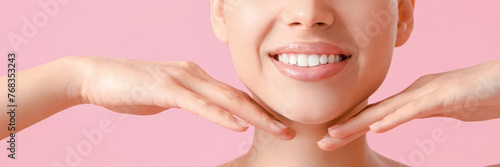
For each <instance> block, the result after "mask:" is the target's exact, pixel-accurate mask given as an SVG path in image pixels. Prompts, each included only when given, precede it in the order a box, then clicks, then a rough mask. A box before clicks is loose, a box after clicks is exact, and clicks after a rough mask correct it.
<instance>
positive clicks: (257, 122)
mask: <svg viewBox="0 0 500 167" xmlns="http://www.w3.org/2000/svg"><path fill="white" fill-rule="evenodd" d="M188 87H189V89H191V90H192V91H193V92H195V93H198V94H199V95H200V96H202V97H205V98H206V99H208V100H210V101H212V102H214V103H215V104H217V105H218V106H220V107H221V108H223V109H224V110H226V111H229V112H231V113H232V114H234V115H236V116H238V117H239V118H241V119H243V120H245V121H246V122H248V123H250V124H252V125H254V126H255V127H256V128H259V129H262V130H264V131H266V132H268V133H270V134H272V135H274V136H276V137H278V138H280V139H283V140H291V139H293V138H294V137H295V131H294V130H293V129H290V128H288V127H287V126H286V125H284V124H283V123H281V122H279V121H277V120H276V119H275V118H272V117H271V116H270V114H268V112H267V111H266V110H265V109H264V108H262V107H261V106H260V105H258V104H257V103H256V102H255V101H254V100H253V99H252V98H251V97H250V96H249V95H248V94H246V93H245V92H243V91H240V90H238V89H236V88H233V87H231V86H229V85H227V84H225V83H222V82H219V81H216V80H209V81H205V80H201V79H200V80H196V81H195V82H191V83H189V84H188Z"/></svg>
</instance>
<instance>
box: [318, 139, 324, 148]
mask: <svg viewBox="0 0 500 167" xmlns="http://www.w3.org/2000/svg"><path fill="white" fill-rule="evenodd" d="M317 144H318V146H319V147H321V148H325V147H326V141H325V139H321V140H320V141H318V143H317Z"/></svg>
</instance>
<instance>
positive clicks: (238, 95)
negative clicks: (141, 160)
mask: <svg viewBox="0 0 500 167" xmlns="http://www.w3.org/2000/svg"><path fill="white" fill-rule="evenodd" d="M401 1H402V2H403V3H402V4H404V5H406V6H410V4H412V5H413V6H414V2H413V1H409V0H401ZM212 4H216V3H214V1H212ZM404 14H412V12H410V13H404ZM400 17H403V18H405V15H401V16H400ZM218 18H219V19H220V17H215V18H213V19H214V20H215V21H217V19H218ZM411 18H412V16H411ZM403 20H404V19H403ZM219 21H220V20H219ZM412 26H413V24H412V22H408V23H407V24H405V25H404V26H403V25H402V24H401V25H398V27H397V28H398V30H400V31H402V32H401V33H398V34H397V36H396V39H395V40H396V41H395V46H401V45H403V44H404V43H405V42H406V40H407V39H408V38H409V35H410V34H411V27H412ZM403 30H404V31H403ZM214 31H215V33H216V35H217V36H218V37H219V39H225V38H226V37H225V35H227V34H225V33H224V32H223V29H214ZM405 31H406V32H405ZM223 42H224V40H223ZM499 67H500V60H496V61H491V62H487V63H483V64H480V65H476V66H473V67H469V68H464V69H460V70H455V71H450V72H446V73H441V74H433V75H428V76H424V77H422V78H420V79H418V80H417V81H416V82H415V83H414V84H412V85H411V86H410V87H408V88H407V89H405V90H404V91H402V92H401V93H399V94H397V95H394V96H392V97H390V98H388V99H387V100H384V101H382V102H379V103H376V104H373V105H369V106H368V107H366V108H365V109H364V110H362V108H360V109H355V110H352V111H354V112H352V113H353V114H357V113H359V114H357V115H356V116H355V117H352V118H351V115H349V116H347V117H345V118H343V119H341V121H339V123H340V122H342V123H340V124H336V125H335V127H333V128H332V127H330V128H329V131H328V132H329V133H328V134H327V136H326V137H325V138H324V139H322V140H321V141H320V142H318V145H319V146H320V148H321V149H323V150H330V151H332V150H341V151H343V152H344V153H348V152H352V151H351V150H355V149H356V150H364V148H362V147H358V146H362V145H363V144H362V143H364V141H363V140H364V138H360V136H363V135H364V134H365V133H366V132H367V131H368V130H369V127H370V125H372V126H371V129H372V131H374V132H385V131H387V130H389V129H392V128H394V127H396V126H398V125H400V124H402V123H405V122H407V121H409V120H411V119H417V118H426V117H434V116H444V117H451V118H457V119H460V120H463V121H481V120H488V119H494V118H499V117H500V114H499V113H500V110H499V108H500V101H499V99H500V83H499V81H500V76H499V75H500V72H499ZM17 74H18V75H16V76H17V78H18V79H19V80H23V82H19V85H18V88H19V89H18V90H17V92H16V96H17V97H18V98H17V99H18V102H19V103H23V105H20V106H19V107H18V113H17V115H16V116H17V118H18V120H22V121H18V122H16V123H17V125H16V128H17V129H16V132H19V131H21V130H22V129H24V128H26V127H29V126H31V125H33V124H35V123H37V122H39V121H41V120H43V119H45V118H47V117H49V116H51V115H53V114H55V113H57V112H59V111H62V110H64V109H66V108H69V107H72V106H76V105H79V104H94V105H98V106H102V107H106V108H108V109H110V110H112V111H115V112H119V113H127V114H134V115H151V114H156V113H159V112H161V111H164V110H167V109H169V108H182V109H185V110H187V111H190V112H193V113H195V114H198V115H200V116H202V117H204V118H205V119H207V120H210V121H212V122H214V123H217V124H219V125H221V126H222V127H225V128H228V129H231V130H234V131H245V130H246V129H247V128H248V124H251V125H254V126H255V127H256V128H258V130H257V133H259V134H258V135H256V136H257V137H256V139H259V137H261V136H265V134H267V133H269V134H271V135H273V136H275V137H277V138H279V139H282V140H291V139H293V138H294V137H295V136H296V132H295V130H292V129H291V128H289V127H287V126H285V125H283V124H281V123H276V122H275V121H276V120H277V118H274V117H273V115H272V114H270V113H269V110H270V109H269V108H267V107H265V106H261V105H260V104H264V103H263V102H262V100H261V99H258V98H255V97H254V99H253V98H252V97H250V96H249V95H247V94H246V93H244V92H242V91H240V90H237V89H235V88H233V87H231V86H229V85H227V84H224V83H222V82H219V81H216V80H215V79H213V78H212V77H210V76H209V75H208V74H207V73H205V72H204V71H203V70H202V69H201V68H200V67H199V66H197V65H196V64H194V63H192V62H153V61H142V60H131V59H118V58H107V57H96V56H73V57H65V58H62V59H59V60H56V61H54V62H50V63H48V64H44V65H41V66H38V67H34V68H32V69H28V70H25V71H22V72H19V73H17ZM1 80H3V81H6V80H7V77H6V76H3V77H1ZM6 83H7V82H1V84H0V86H2V87H4V88H6V87H7V85H6ZM41 83H43V84H41ZM136 88H137V89H136ZM137 90H141V91H137ZM144 90H145V91H144ZM6 91H7V90H6V89H3V90H1V91H0V92H1V93H2V94H7V92H6ZM134 97H141V98H134ZM266 102H267V101H266ZM0 105H3V106H5V105H7V102H6V101H2V102H0ZM2 112H3V111H2ZM233 115H235V116H237V117H239V118H241V119H242V120H244V121H245V122H243V121H240V120H238V119H236V118H235V117H234V116H233ZM9 118H10V117H8V115H7V114H1V115H0V124H2V125H7V124H8V122H9ZM273 120H274V121H273ZM380 120H382V122H380V123H377V124H374V123H375V122H377V121H380ZM247 122H248V123H247ZM285 124H286V123H285ZM297 127H298V126H297ZM327 128H328V127H304V128H303V129H301V131H302V132H306V131H308V130H309V129H311V130H312V129H324V131H325V132H326V129H327ZM0 129H1V130H0V138H1V139H3V138H5V137H7V136H8V135H9V134H10V132H9V131H7V129H6V128H0ZM260 132H266V133H260ZM315 135H317V134H315ZM301 141H303V142H304V143H300V144H307V143H305V142H310V141H308V140H301V139H297V140H294V141H293V142H301ZM273 142H274V140H273ZM279 142H282V143H279V144H285V145H286V143H285V142H286V141H279ZM268 144H269V143H268ZM315 144H316V143H312V144H307V147H309V148H312V146H315ZM355 146H356V147H355ZM314 151H316V150H314ZM337 153H340V152H337ZM364 153H365V154H364V155H366V156H367V157H368V156H370V155H371V154H374V153H371V152H364ZM274 155H276V154H274ZM283 155H284V154H283ZM338 156H342V155H341V154H338ZM352 156H355V155H352ZM372 160H373V159H372ZM380 161H382V162H385V164H391V163H393V162H391V161H390V160H386V159H383V157H381V158H379V159H378V161H375V160H373V161H366V163H368V164H370V163H379V164H380ZM235 162H237V161H235ZM359 162H360V161H359ZM318 165H319V164H318Z"/></svg>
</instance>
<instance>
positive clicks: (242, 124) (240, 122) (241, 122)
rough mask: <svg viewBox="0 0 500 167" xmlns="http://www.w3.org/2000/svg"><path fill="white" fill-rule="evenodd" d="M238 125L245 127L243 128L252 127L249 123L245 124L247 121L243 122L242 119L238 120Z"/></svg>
mask: <svg viewBox="0 0 500 167" xmlns="http://www.w3.org/2000/svg"><path fill="white" fill-rule="evenodd" d="M236 123H238V124H239V125H241V126H243V127H248V126H250V124H248V122H245V121H243V120H241V119H238V118H236Z"/></svg>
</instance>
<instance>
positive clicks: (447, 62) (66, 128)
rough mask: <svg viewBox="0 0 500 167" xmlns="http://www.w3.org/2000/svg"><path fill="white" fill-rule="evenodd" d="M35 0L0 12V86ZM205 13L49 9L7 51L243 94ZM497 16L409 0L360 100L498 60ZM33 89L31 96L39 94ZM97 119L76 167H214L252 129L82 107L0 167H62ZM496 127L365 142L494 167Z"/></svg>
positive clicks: (456, 4) (30, 136)
mask: <svg viewBox="0 0 500 167" xmlns="http://www.w3.org/2000/svg"><path fill="white" fill-rule="evenodd" d="M47 1H49V0H37V1H28V0H16V1H5V0H4V1H2V2H1V3H0V11H1V14H0V23H1V26H0V35H1V38H0V54H2V55H4V56H0V57H2V58H1V59H0V61H1V62H0V64H2V70H0V74H1V75H2V76H3V75H6V71H7V70H6V69H7V67H6V66H5V64H7V62H6V61H7V58H6V57H7V53H8V52H9V51H13V50H15V49H14V48H13V46H12V45H11V44H10V43H9V41H8V38H7V34H8V33H9V32H12V33H16V34H21V30H22V26H23V24H24V23H23V22H22V20H23V18H24V17H25V18H27V19H28V20H32V17H33V16H41V15H40V14H41V13H40V12H44V10H43V9H42V8H41V7H40V6H39V5H38V2H47ZM51 1H52V0H51ZM209 5H210V3H209V1H208V0H205V1H195V0H167V1H164V0H155V1H100V0H86V1H76V0H73V1H69V2H68V3H67V4H59V7H60V8H59V11H58V12H57V13H56V14H54V16H53V17H48V22H47V23H46V24H40V27H39V28H38V30H39V31H38V32H37V34H36V35H35V36H33V37H31V38H28V39H27V40H28V43H26V44H22V45H21V46H20V47H19V49H18V50H17V53H18V59H17V60H18V63H17V64H18V69H19V70H24V69H28V68H31V67H34V66H38V65H41V64H44V63H47V62H50V61H53V60H56V59H59V58H61V57H65V56H70V55H101V56H109V57H123V58H134V59H144V60H162V61H165V60H167V61H168V60H191V61H194V62H196V63H198V64H199V65H200V66H201V67H202V68H204V69H205V70H206V71H207V72H208V73H209V74H210V75H212V76H213V77H214V78H216V79H218V80H220V81H222V82H225V83H228V84H230V85H232V86H234V87H236V88H239V89H242V90H245V91H246V89H245V88H244V86H243V84H242V83H241V82H240V81H239V79H238V77H237V75H236V73H235V71H234V69H233V66H232V62H231V59H230V55H229V49H228V47H227V45H225V44H223V43H221V42H219V41H218V40H217V39H216V38H215V36H214V35H213V33H212V29H211V24H210V18H209ZM499 6H500V1H497V0H478V1H456V0H433V1H418V2H417V8H416V13H415V15H416V16H415V17H416V26H415V30H414V33H413V35H412V37H411V39H410V41H409V42H408V43H407V44H406V45H405V46H403V47H401V48H398V49H396V52H395V55H394V60H393V65H392V67H391V71H390V72H389V75H388V77H387V79H386V81H385V83H384V84H383V86H382V87H381V88H380V89H379V90H378V91H377V92H376V93H375V94H374V95H373V97H372V99H371V102H375V101H378V100H381V99H383V98H385V97H388V96H390V95H392V94H395V93H397V92H399V91H401V90H402V89H404V88H405V87H407V86H408V85H409V84H411V83H412V82H413V81H414V80H415V79H417V78H418V77H419V76H422V75H425V74H428V73H436V72H443V71H449V70H453V69H457V68H462V67H466V66H470V65H474V64H477V63H481V62H485V61H489V60H494V59H498V58H499V57H500V56H499V54H498V53H499V52H500V47H499V44H500V32H499V31H498V30H500V21H498V19H499V18H500V12H498V10H497V8H498V7H499ZM39 19H40V21H43V18H39ZM31 22H32V21H31ZM55 77H56V76H55ZM18 82H22V81H18ZM40 83H41V84H40V89H44V87H47V86H49V85H44V84H43V81H41V82H40ZM2 89H3V88H2ZM21 89H22V88H21ZM2 114H4V110H3V109H2ZM2 116H5V115H2ZM18 121H22V120H18ZM101 121H111V124H112V126H113V127H114V129H113V130H112V131H111V132H110V133H105V134H104V136H103V140H102V143H100V144H99V145H96V146H93V147H92V150H91V152H90V153H89V154H88V155H86V156H82V160H81V162H80V164H79V165H80V166H95V167H99V166H215V165H218V164H221V163H223V162H226V161H229V160H231V159H233V158H236V157H238V156H239V155H242V154H243V153H245V152H246V151H247V149H248V146H249V145H250V144H251V139H252V135H253V129H250V130H248V131H247V132H244V133H237V132H232V131H230V130H226V129H223V128H221V127H219V126H217V125H215V124H213V123H211V122H209V121H207V120H204V119H202V118H200V117H198V116H195V115H194V114H191V113H189V112H186V111H184V110H177V109H172V110H168V111H165V112H162V113H160V114H157V115H153V116H125V117H124V116H122V115H121V114H117V113H114V112H111V111H109V110H106V109H104V108H101V107H97V106H91V105H82V106H75V107H73V108H70V109H68V110H65V111H62V112H60V113H58V114H56V115H54V116H52V117H50V118H48V119H46V120H43V121H41V122H39V123H37V124H36V125H34V126H32V127H29V128H27V129H25V130H23V131H22V132H20V133H18V134H17V136H18V138H17V139H18V143H17V146H18V148H17V154H16V156H17V159H16V160H11V159H8V158H7V150H6V149H5V148H7V144H6V140H5V139H4V140H2V141H0V150H1V151H0V166H52V164H54V163H61V164H64V165H67V164H66V156H67V155H68V151H67V149H66V148H71V149H73V150H75V149H76V147H77V145H78V144H81V143H84V142H88V139H87V138H86V137H85V136H84V134H83V132H82V131H91V130H93V129H97V128H98V127H99V122H101ZM1 126H2V127H1V128H4V126H5V125H1ZM499 128H500V120H491V121H485V122H480V123H459V122H456V121H446V119H443V118H433V119H425V120H415V121H412V122H410V123H407V124H405V125H403V126H400V127H398V128H396V129H394V130H392V131H390V132H388V133H384V134H373V133H369V134H368V136H369V138H368V139H369V144H370V146H371V147H372V148H373V149H374V150H376V151H377V152H379V153H381V154H383V155H386V156H388V157H390V158H393V159H396V160H398V161H402V162H404V161H406V163H407V164H412V165H413V166H484V165H490V164H494V163H500V132H499V131H498V129H499ZM433 131H440V132H442V133H443V134H444V135H445V136H446V140H445V141H444V142H436V141H432V135H431V134H432V133H433ZM430 141H431V142H432V144H431V145H433V146H435V147H434V148H431V147H421V146H420V145H421V144H419V143H425V142H427V145H425V146H430V145H429V142H430ZM419 146H420V147H419ZM429 148H430V149H429Z"/></svg>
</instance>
